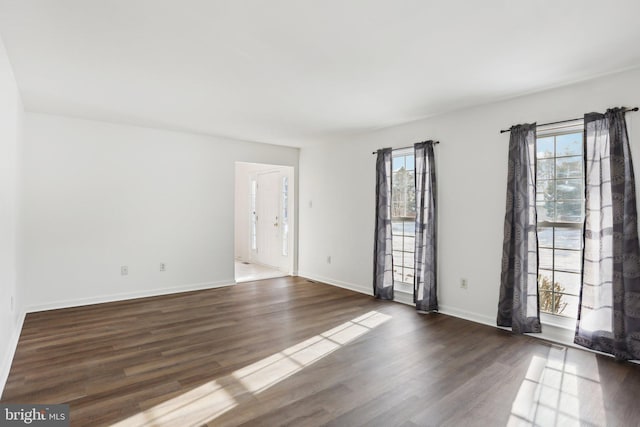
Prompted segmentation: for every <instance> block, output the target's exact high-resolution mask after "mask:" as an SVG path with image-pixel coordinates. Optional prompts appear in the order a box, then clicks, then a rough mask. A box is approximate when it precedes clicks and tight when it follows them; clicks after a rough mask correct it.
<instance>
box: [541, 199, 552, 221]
mask: <svg viewBox="0 0 640 427" xmlns="http://www.w3.org/2000/svg"><path fill="white" fill-rule="evenodd" d="M555 205H556V204H555V202H536V210H537V211H538V221H554V220H555V218H554V216H555Z"/></svg>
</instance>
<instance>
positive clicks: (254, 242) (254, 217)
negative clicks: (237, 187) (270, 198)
mask: <svg viewBox="0 0 640 427" xmlns="http://www.w3.org/2000/svg"><path fill="white" fill-rule="evenodd" d="M257 190H258V183H257V182H256V180H255V179H252V180H251V195H250V201H249V202H250V205H251V250H253V251H255V250H257V249H258V233H257V228H258V214H257V213H256V194H257Z"/></svg>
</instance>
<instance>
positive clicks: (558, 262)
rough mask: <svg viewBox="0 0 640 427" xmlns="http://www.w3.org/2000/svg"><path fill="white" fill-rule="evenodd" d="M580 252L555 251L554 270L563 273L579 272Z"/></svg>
mask: <svg viewBox="0 0 640 427" xmlns="http://www.w3.org/2000/svg"><path fill="white" fill-rule="evenodd" d="M581 255H582V252H581V251H567V250H563V249H556V250H555V269H556V270H563V271H575V272H576V273H579V272H580V269H581V268H582V262H581V260H580V258H581Z"/></svg>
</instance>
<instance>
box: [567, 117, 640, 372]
mask: <svg viewBox="0 0 640 427" xmlns="http://www.w3.org/2000/svg"><path fill="white" fill-rule="evenodd" d="M624 111H625V109H624V108H615V109H611V110H607V112H606V113H605V114H598V113H590V114H586V115H585V117H584V125H585V164H586V171H585V172H586V181H587V182H586V184H587V187H586V188H587V190H586V212H585V229H584V249H583V250H584V253H583V256H584V268H583V273H582V274H583V280H582V289H581V291H580V306H579V310H578V323H577V327H576V335H575V339H574V342H575V343H576V344H580V345H582V346H584V347H588V348H591V349H594V350H598V351H602V352H605V353H609V354H613V355H614V356H615V357H616V358H617V359H622V360H629V359H640V249H639V245H638V224H637V212H636V195H635V194H636V190H635V178H634V175H633V165H632V163H631V154H630V152H629V138H628V135H627V124H626V121H625V116H624Z"/></svg>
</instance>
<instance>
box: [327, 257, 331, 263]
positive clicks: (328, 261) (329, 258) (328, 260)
mask: <svg viewBox="0 0 640 427" xmlns="http://www.w3.org/2000/svg"><path fill="white" fill-rule="evenodd" d="M327 264H331V255H329V256H327Z"/></svg>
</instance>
